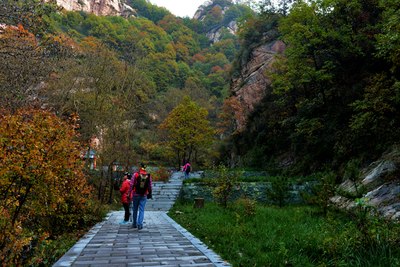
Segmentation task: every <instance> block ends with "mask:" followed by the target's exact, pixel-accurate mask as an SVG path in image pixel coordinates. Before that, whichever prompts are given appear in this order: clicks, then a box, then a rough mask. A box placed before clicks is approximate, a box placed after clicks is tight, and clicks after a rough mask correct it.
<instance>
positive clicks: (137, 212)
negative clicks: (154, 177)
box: [129, 164, 152, 230]
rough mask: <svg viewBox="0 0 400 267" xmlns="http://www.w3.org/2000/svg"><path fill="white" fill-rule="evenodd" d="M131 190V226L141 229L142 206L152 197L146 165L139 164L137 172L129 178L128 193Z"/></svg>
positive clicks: (150, 182)
mask: <svg viewBox="0 0 400 267" xmlns="http://www.w3.org/2000/svg"><path fill="white" fill-rule="evenodd" d="M131 192H133V211H132V214H133V222H132V227H133V228H138V229H139V230H141V229H142V228H143V219H144V208H145V206H146V202H147V199H148V198H152V195H151V193H152V181H151V176H150V174H149V173H147V172H146V166H145V165H144V164H141V167H140V169H139V171H138V172H136V173H135V174H134V176H133V177H132V179H131V182H130V187H129V195H131Z"/></svg>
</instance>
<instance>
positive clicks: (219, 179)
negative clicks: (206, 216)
mask: <svg viewBox="0 0 400 267" xmlns="http://www.w3.org/2000/svg"><path fill="white" fill-rule="evenodd" d="M214 172H215V178H214V179H211V180H210V181H211V182H210V185H211V186H213V187H214V189H213V190H212V194H213V197H214V199H215V200H216V201H217V203H218V204H220V205H222V206H223V207H225V208H226V207H227V204H228V200H229V198H230V196H231V195H232V193H233V190H234V188H235V187H236V186H237V184H238V179H239V177H240V175H241V173H240V172H238V171H229V170H228V168H227V167H225V166H223V165H220V166H218V167H217V168H216V169H215V170H214Z"/></svg>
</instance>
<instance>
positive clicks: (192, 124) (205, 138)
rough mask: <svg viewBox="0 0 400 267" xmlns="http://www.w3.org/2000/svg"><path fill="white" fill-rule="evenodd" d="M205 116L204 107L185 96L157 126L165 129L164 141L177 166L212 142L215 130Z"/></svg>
mask: <svg viewBox="0 0 400 267" xmlns="http://www.w3.org/2000/svg"><path fill="white" fill-rule="evenodd" d="M207 116H208V112H207V110H206V109H205V108H202V107H200V106H198V105H197V104H196V103H195V102H194V101H192V100H191V99H190V98H189V97H185V98H184V99H183V101H182V102H181V103H180V104H179V105H178V106H176V107H175V108H174V109H173V110H172V111H171V112H170V113H169V115H168V117H167V118H166V119H165V120H164V121H163V122H162V123H161V125H160V126H159V128H160V129H162V130H165V133H166V135H165V143H166V145H167V146H168V147H170V148H171V149H172V150H173V151H174V153H175V158H176V160H177V162H176V163H177V164H178V166H180V164H182V162H183V160H185V159H188V160H191V159H192V158H193V157H194V155H195V154H196V153H199V152H201V151H204V149H206V148H207V147H208V146H209V145H210V144H211V143H212V140H213V135H214V132H215V131H214V130H213V128H212V127H211V126H210V122H209V121H208V119H207Z"/></svg>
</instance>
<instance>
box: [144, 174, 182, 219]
mask: <svg viewBox="0 0 400 267" xmlns="http://www.w3.org/2000/svg"><path fill="white" fill-rule="evenodd" d="M183 178H184V175H183V173H182V172H174V173H172V175H171V177H170V179H169V182H167V183H164V182H153V198H152V199H148V200H147V203H146V211H168V210H169V209H170V208H171V207H172V206H173V205H174V203H175V200H176V199H177V197H178V195H179V192H180V190H181V187H182V181H183Z"/></svg>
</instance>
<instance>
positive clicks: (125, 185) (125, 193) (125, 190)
mask: <svg viewBox="0 0 400 267" xmlns="http://www.w3.org/2000/svg"><path fill="white" fill-rule="evenodd" d="M129 178H130V176H129V173H127V172H126V173H125V175H124V177H123V178H122V185H121V188H120V189H119V192H121V202H122V205H123V206H124V210H125V216H124V220H123V222H121V224H126V223H128V222H129V216H130V213H129V203H130V201H131V197H130V195H129V188H130V183H131V181H130V179H129Z"/></svg>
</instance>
